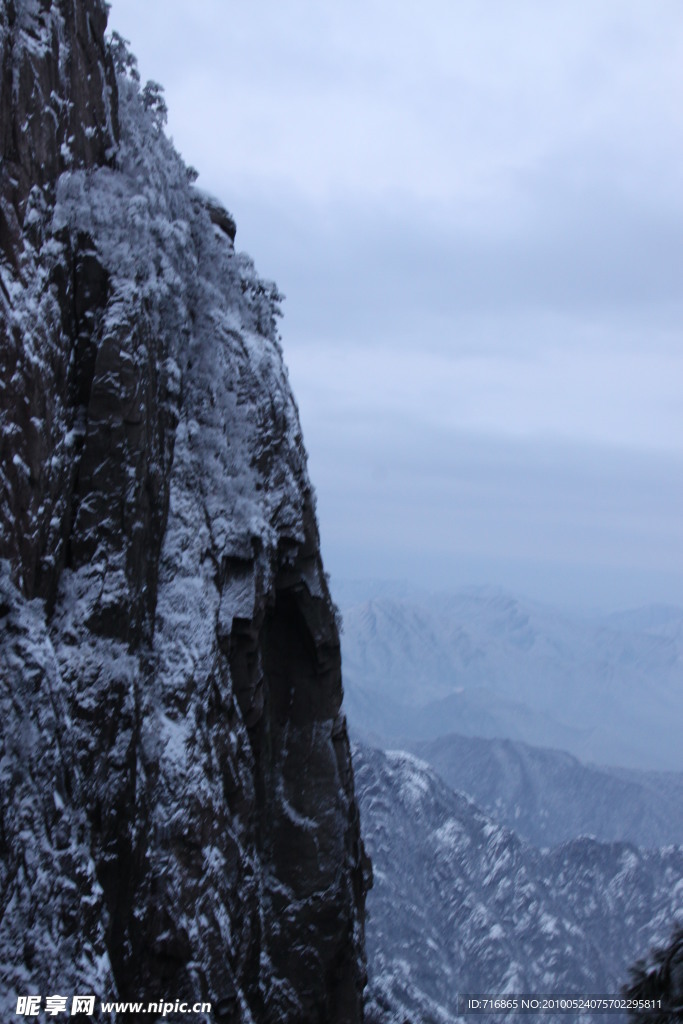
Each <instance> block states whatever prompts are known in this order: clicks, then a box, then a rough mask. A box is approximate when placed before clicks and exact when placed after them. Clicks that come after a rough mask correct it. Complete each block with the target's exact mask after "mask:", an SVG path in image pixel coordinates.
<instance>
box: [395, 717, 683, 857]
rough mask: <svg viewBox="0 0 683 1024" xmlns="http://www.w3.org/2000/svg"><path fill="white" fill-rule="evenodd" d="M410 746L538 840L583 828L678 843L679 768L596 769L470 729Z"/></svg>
mask: <svg viewBox="0 0 683 1024" xmlns="http://www.w3.org/2000/svg"><path fill="white" fill-rule="evenodd" d="M408 749H409V750H411V751H412V752H413V753H414V754H416V755H417V756H418V757H420V758H422V759H424V760H425V761H428V762H429V764H430V765H432V767H433V768H435V770H436V771H437V773H438V774H439V775H440V777H441V778H442V779H443V780H444V782H447V783H448V785H449V786H452V787H453V789H456V790H462V791H463V792H465V793H467V795H468V796H469V797H471V798H472V800H474V802H475V803H476V804H477V806H478V807H480V808H481V809H482V810H483V811H484V812H485V813H486V814H490V815H491V817H493V818H495V819H496V821H498V822H500V823H501V824H502V825H507V826H508V827H509V828H512V829H514V830H515V832H516V833H517V834H518V835H519V836H520V837H521V838H523V839H526V840H527V841H528V842H531V843H534V844H535V845H537V846H555V845H556V844H557V843H562V842H565V841H566V840H568V839H575V838H576V837H577V836H580V835H592V836H595V838H596V839H600V840H603V841H606V842H613V841H615V840H624V841H627V842H631V843H635V844H636V845H637V846H645V847H657V846H666V845H668V844H670V843H683V774H681V773H680V772H679V773H674V772H671V773H664V772H638V771H625V770H620V769H616V768H613V769H610V768H598V767H596V766H594V765H584V764H581V762H580V761H577V759H576V758H575V757H572V756H571V754H566V753H563V752H562V751H559V750H545V749H542V748H540V747H530V746H527V745H526V744H525V743H515V742H513V741H512V740H485V739H477V738H475V737H470V736H455V735H451V736H442V737H441V738H440V739H437V740H426V741H423V742H416V743H412V744H410V745H409V747H408Z"/></svg>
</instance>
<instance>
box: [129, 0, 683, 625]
mask: <svg viewBox="0 0 683 1024" xmlns="http://www.w3.org/2000/svg"><path fill="white" fill-rule="evenodd" d="M110 28H113V29H116V30H117V31H119V32H120V33H121V34H122V35H124V36H125V37H126V38H128V39H129V40H130V42H131V45H132V49H133V52H134V53H136V55H137V57H138V60H139V65H140V72H141V75H142V78H143V81H144V80H145V79H147V78H152V79H155V80H158V81H159V82H161V84H162V85H164V87H165V90H166V98H167V102H168V107H169V124H168V129H169V133H170V134H171V135H172V136H173V139H174V141H175V143H176V146H177V148H178V149H179V150H180V152H181V153H182V155H183V157H184V158H185V160H186V161H187V162H188V163H190V164H192V165H193V166H195V167H196V168H197V169H198V170H199V172H200V178H199V181H198V184H199V185H200V186H202V187H204V188H206V189H208V190H209V191H211V192H213V193H215V194H216V195H217V196H219V197H220V198H221V200H222V201H223V202H224V203H225V205H226V206H227V207H228V209H229V210H230V211H231V212H232V213H233V214H234V216H235V219H236V221H237V244H238V246H239V247H241V248H244V249H246V250H247V251H248V252H250V253H251V255H252V256H253V257H254V259H255V261H256V265H257V267H258V268H259V270H260V272H261V273H262V274H263V275H264V276H265V277H268V278H273V279H275V280H276V281H277V283H278V285H279V287H280V289H281V291H283V292H284V293H285V294H286V296H287V299H286V302H285V304H284V312H285V318H284V320H283V322H282V336H283V347H284V351H285V358H286V360H287V363H288V366H289V368H290V377H291V380H292V384H293V388H294V391H295V394H296V397H297V400H298V403H299V408H300V412H301V419H302V424H303V429H304V437H305V439H306V444H307V447H308V451H309V455H310V470H311V476H312V479H313V482H314V485H315V487H316V490H317V493H318V509H319V518H320V526H321V534H322V543H323V555H324V559H325V563H326V566H327V568H328V569H329V570H330V571H331V572H332V575H333V577H346V578H348V577H358V576H369V575H371V576H379V577H390V578H396V577H400V578H406V579H409V580H412V581H414V582H417V583H422V584H426V585H428V586H434V587H457V586H460V585H462V584H467V583H498V584H502V585H505V586H508V587H511V588H513V589H516V590H518V591H521V592H523V593H527V594H529V595H531V596H535V597H539V598H542V599H545V600H552V601H555V602H557V603H561V604H575V605H582V606H590V607H594V606H602V607H608V608H611V607H613V608H619V607H625V606H628V605H637V604H643V603H648V602H653V601H664V602H675V603H678V604H683V472H682V471H683V393H682V384H683V347H682V345H681V327H682V326H683V289H682V279H683V274H682V271H683V191H682V190H681V181H683V104H682V103H681V97H683V7H681V4H680V0H650V2H648V3H647V4H644V3H642V0H553V3H552V4H550V3H547V0H515V3H510V2H509V0H423V2H422V3H421V4H419V5H418V4H416V3H414V2H406V0H392V2H389V0H386V2H385V0H362V2H361V0H345V2H344V3H336V4H324V3H320V0H315V2H314V0H261V2H260V3H254V4H249V3H244V2H243V0H241V2H239V3H238V2H236V0H201V2H197V0H195V2H189V0H144V2H141V0H113V2H112V5H111V13H110Z"/></svg>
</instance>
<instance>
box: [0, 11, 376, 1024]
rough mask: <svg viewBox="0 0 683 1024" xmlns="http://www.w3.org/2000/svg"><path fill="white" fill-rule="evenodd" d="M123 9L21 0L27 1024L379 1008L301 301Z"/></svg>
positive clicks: (0, 445)
mask: <svg viewBox="0 0 683 1024" xmlns="http://www.w3.org/2000/svg"><path fill="white" fill-rule="evenodd" d="M105 24H106V12H105V5H104V4H103V3H102V2H101V0H53V2H52V3H49V2H48V0H41V2H39V0H13V2H12V0H0V54H1V59H2V83H1V88H2V92H1V94H0V141H1V145H2V170H1V178H0V204H1V205H0V250H1V260H0V310H1V312H0V474H1V475H0V488H1V491H0V559H1V561H0V566H1V574H0V659H1V660H0V665H1V669H0V673H1V676H0V686H1V689H0V701H1V704H2V707H1V712H0V715H1V717H0V728H1V729H2V749H1V755H0V794H1V800H2V819H1V821H0V829H1V830H0V856H1V860H0V901H1V905H0V914H1V919H0V991H1V992H2V996H1V997H0V1002H2V1006H3V1010H5V1013H4V1015H3V1016H6V1017H7V1018H8V1019H9V1016H10V1015H13V1014H14V1010H15V1007H16V998H17V996H18V995H21V994H25V993H28V992H40V991H42V992H43V993H44V994H48V993H53V992H73V993H78V992H81V991H86V992H96V993H97V994H98V995H99V996H101V997H102V998H108V997H111V998H114V997H115V996H116V995H118V996H119V997H120V998H123V999H155V998H164V997H166V996H168V998H173V999H188V1000H193V999H205V1000H210V1001H212V1003H213V1005H214V1012H213V1016H212V1019H214V1020H219V1021H220V1020H224V1021H231V1022H232V1021H236V1022H237V1021H244V1022H247V1021H258V1022H273V1024H274V1022H276V1021H278V1022H279V1021H292V1022H294V1021H296V1022H297V1024H308V1022H310V1024H313V1022H317V1024H321V1022H330V1024H335V1022H338V1024H353V1022H354V1021H359V1020H361V1019H362V1008H361V996H362V987H363V984H364V958H363V901H364V889H365V877H364V870H365V868H364V865H365V861H364V855H363V851H362V846H361V842H360V836H359V828H358V813H357V807H356V803H355V799H354V791H353V776H352V770H351V760H350V753H349V744H348V739H347V733H346V724H345V720H344V717H343V715H342V714H341V711H340V703H341V676H340V655H339V639H338V633H337V627H336V622H335V616H334V608H333V606H332V604H331V601H330V597H329V592H328V588H327V583H326V580H325V576H324V574H323V571H322V564H321V560H320V554H319V540H318V533H317V526H316V520H315V511H314V500H313V495H312V492H311V488H310V484H309V481H308V476H307V471H306V458H305V452H304V449H303V444H302V439H301V432H300V427H299V423H298V414H297V409H296V406H295V403H294V400H293V398H292V395H291V391H290V388H289V385H288V381H287V375H286V371H285V369H284V366H283V362H282V356H281V351H280V348H279V345H278V342H277V335H276V328H275V324H276V320H275V317H276V315H277V313H278V299H279V296H278V294H277V291H276V289H275V287H274V286H273V285H271V284H269V283H268V282H264V281H262V280H260V279H259V278H258V276H257V274H256V272H255V270H254V267H253V265H252V263H251V261H250V260H249V259H248V258H247V257H245V256H243V255H241V254H238V253H236V252H235V250H234V247H233V240H232V238H231V232H230V230H228V229H229V227H230V225H231V224H233V222H232V219H231V218H230V216H229V215H228V214H227V213H225V211H223V212H222V213H221V211H220V210H217V208H216V206H215V203H213V201H211V203H210V204H207V201H206V199H205V198H204V197H203V196H202V195H201V194H200V193H198V192H197V191H196V190H194V189H193V187H192V185H191V183H190V180H189V178H190V177H191V176H190V175H188V172H187V170H186V168H185V167H184V165H183V164H182V162H181V160H180V159H179V157H178V156H177V154H176V153H175V152H174V151H173V149H172V147H171V145H170V144H169V143H168V141H167V139H166V138H165V136H164V134H163V114H164V108H163V103H162V102H160V98H159V95H158V92H157V91H156V90H155V89H154V88H149V87H148V88H146V89H145V90H142V91H141V90H140V88H139V85H138V81H137V74H136V71H135V67H134V61H133V60H132V58H130V56H129V55H128V54H127V52H126V50H125V48H124V47H123V46H122V44H120V43H118V42H117V43H115V44H114V45H113V46H111V47H108V46H107V45H106V44H105V42H104V37H103V32H104V29H105ZM115 71H116V72H117V73H118V79H117V75H116V74H115ZM233 233H234V224H233ZM144 1019H145V1020H148V1021H149V1020H151V1019H153V1016H152V1015H149V1014H147V1015H145V1017H144ZM167 1019H172V1018H170V1017H169V1018H167ZM197 1019H201V1018H199V1017H198V1018H197Z"/></svg>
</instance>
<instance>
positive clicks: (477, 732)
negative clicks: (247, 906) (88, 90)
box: [333, 582, 683, 1024]
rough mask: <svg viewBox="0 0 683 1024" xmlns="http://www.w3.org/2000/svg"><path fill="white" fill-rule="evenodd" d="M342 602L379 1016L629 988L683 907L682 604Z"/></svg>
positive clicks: (486, 591)
mask: <svg viewBox="0 0 683 1024" xmlns="http://www.w3.org/2000/svg"><path fill="white" fill-rule="evenodd" d="M333 596H334V597H335V599H336V601H337V602H338V603H339V605H340V608H341V612H342V615H343V623H344V628H343V632H342V653H343V670H344V685H345V703H346V708H347V713H348V715H349V719H350V725H351V729H352V732H353V734H354V735H355V736H356V737H357V738H359V739H360V740H361V741H362V744H361V743H359V744H358V745H357V746H356V748H355V750H354V764H355V770H356V792H357V794H358V799H359V802H360V807H361V827H362V832H363V836H364V840H365V843H366V846H367V849H368V852H369V853H370V856H371V858H372V862H373V867H374V879H375V882H374V887H373V889H372V890H371V891H370V893H369V894H368V903H367V906H368V923H367V945H368V960H369V973H370V989H369V997H368V1007H369V1014H370V1020H371V1021H375V1020H377V1021H388V1020H391V1021H392V1022H393V1021H401V1022H402V1021H404V1020H405V1021H409V1022H411V1024H412V1022H418V1021H419V1022H420V1024H452V1022H454V1021H456V1020H461V1019H463V1018H461V1017H460V1016H458V1012H459V1011H458V1000H457V997H458V994H462V993H465V992H469V993H474V992H488V993H506V992H507V993H514V992H517V993H519V992H525V991H527V992H528V991H534V992H544V991H545V992H549V993H572V992H573V993H577V992H581V993H606V992H611V993H613V994H618V993H619V992H620V991H621V987H622V986H623V985H624V984H625V983H626V982H627V981H628V978H629V971H630V968H631V967H632V965H633V964H634V962H635V961H636V960H637V959H638V958H639V957H642V956H643V955H645V953H646V952H647V950H648V949H650V948H651V947H653V946H655V945H661V944H666V943H667V942H668V939H669V936H670V934H671V929H672V927H673V925H674V923H675V922H676V921H677V920H678V919H679V918H680V917H681V915H683V881H682V875H683V860H682V859H681V857H682V855H683V848H682V846H681V844H683V773H682V772H681V771H680V765H681V752H680V743H679V737H678V732H679V727H680V722H681V720H682V715H681V712H682V711H683V685H682V684H683V670H682V665H683V659H682V658H681V645H682V638H683V612H682V611H681V610H680V609H678V608H674V607H664V606H659V607H649V608H643V609H638V610H634V611H628V612H619V613H614V614H602V615H597V614H596V615H592V616H590V615H583V616H582V615H579V614H578V613H571V612H566V611H560V610H559V609H554V608H551V607H547V606H543V605H540V604H538V603H535V602H531V601H528V600H526V599H523V598H520V597H518V596H516V595H513V594H510V593H508V592H506V591H504V590H502V589H500V588H494V587H470V588H468V589H466V590H462V591H459V592H457V593H454V594H429V593H426V592H424V591H421V590H419V589H417V588H414V587H411V586H409V585H408V586H404V585H401V584H398V583H381V582H356V583H346V584H344V583H342V584H337V585H336V586H334V587H333ZM372 747H375V748H378V747H381V748H384V750H380V749H371V748H372ZM570 751H571V752H570ZM410 752H412V753H410ZM414 755H417V757H415V756H414ZM591 761H592V762H593V763H590V762H591ZM597 762H600V763H597ZM624 765H627V766H628V767H624ZM655 767H657V768H658V769H659V770H657V771H656V770H653V769H654V768H655ZM664 769H667V770H664ZM674 769H678V770H674ZM557 1019H558V1020H559V1019H560V1018H557ZM565 1019H566V1018H565ZM582 1019H585V1020H590V1019H596V1020H597V1019H598V1018H597V1017H596V1018H591V1017H590V1016H584V1017H582ZM611 1019H614V1020H615V1021H617V1020H626V1015H624V1016H623V1017H619V1016H615V1017H613V1018H611Z"/></svg>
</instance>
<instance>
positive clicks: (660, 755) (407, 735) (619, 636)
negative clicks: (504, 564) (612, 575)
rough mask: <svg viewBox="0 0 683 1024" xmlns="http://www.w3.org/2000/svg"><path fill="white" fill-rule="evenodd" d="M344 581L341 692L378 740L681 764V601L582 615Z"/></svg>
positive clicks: (340, 592)
mask: <svg viewBox="0 0 683 1024" xmlns="http://www.w3.org/2000/svg"><path fill="white" fill-rule="evenodd" d="M362 592H363V591H362V585H361V584H343V583H341V584H339V585H337V586H336V587H335V594H334V597H335V600H336V601H337V603H338V605H339V606H340V609H341V612H342V615H343V621H344V632H343V635H342V654H343V668H344V689H345V695H346V708H347V713H348V715H349V719H350V721H351V723H352V725H353V727H354V728H355V729H356V731H357V732H358V733H359V734H360V735H363V736H364V737H366V738H371V739H375V740H377V741H378V742H379V743H380V744H381V745H385V744H386V743H391V744H395V743H396V741H397V740H398V739H400V738H404V739H406V740H411V741H412V740H428V739H435V738H436V737H438V736H444V735H446V734H448V733H459V734H461V735H466V736H478V737H486V738H501V739H510V740H515V741H519V742H523V743H527V744H531V745H533V746H542V747H551V748H555V749H559V750H566V751H568V752H569V753H571V754H573V755H574V756H575V757H578V758H579V759H581V760H582V761H589V762H593V763H595V764H603V765H613V766H619V767H629V768H638V769H643V770H658V771H679V770H681V768H683V748H682V746H681V743H680V723H681V721H683V610H681V609H679V608H675V607H668V606H659V607H648V608H644V609H642V610H635V611H630V612H620V613H617V614H604V615H593V616H590V615H587V614H583V615H580V614H578V613H570V612H565V611H560V610H559V609H555V608H552V607H549V606H546V605H542V604H539V603H537V602H533V601H529V600H525V599H523V598H520V597H517V596H515V595H513V594H510V593H508V592H507V591H504V590H502V589H498V588H492V587H479V588H477V587H472V588H468V589H465V590H461V591H459V592H457V593H455V594H429V593H425V592H421V591H418V590H413V591H412V592H408V593H406V594H405V595H403V594H402V593H401V589H400V587H399V585H398V584H388V585H387V584H381V583H370V584H367V585H366V586H365V596H364V598H361V596H360V595H361V593H362Z"/></svg>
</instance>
